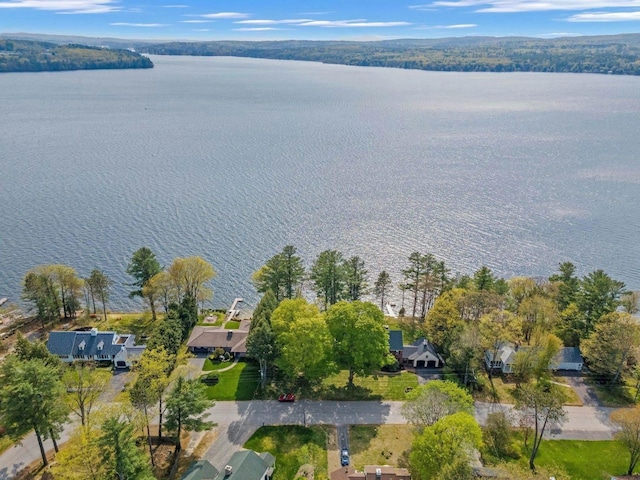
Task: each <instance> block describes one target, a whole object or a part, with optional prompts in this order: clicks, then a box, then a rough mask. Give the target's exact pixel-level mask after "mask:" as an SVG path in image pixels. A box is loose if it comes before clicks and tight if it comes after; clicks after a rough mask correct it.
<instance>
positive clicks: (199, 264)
mask: <svg viewBox="0 0 640 480" xmlns="http://www.w3.org/2000/svg"><path fill="white" fill-rule="evenodd" d="M167 272H168V273H169V276H170V277H171V281H172V282H173V285H175V287H176V290H177V292H178V298H179V299H180V302H181V303H182V304H184V302H185V299H189V302H191V303H192V307H191V308H193V315H194V316H195V317H197V316H198V307H197V303H196V302H197V300H198V298H200V293H201V292H202V291H203V290H204V289H207V287H206V283H207V282H209V281H210V280H212V279H213V278H214V277H215V276H216V275H217V274H216V271H215V270H214V269H213V267H212V266H211V264H210V263H209V262H207V261H206V260H205V259H203V258H202V257H187V258H176V259H174V260H173V262H172V263H171V265H170V266H169V268H168V269H167ZM194 325H195V323H194Z"/></svg>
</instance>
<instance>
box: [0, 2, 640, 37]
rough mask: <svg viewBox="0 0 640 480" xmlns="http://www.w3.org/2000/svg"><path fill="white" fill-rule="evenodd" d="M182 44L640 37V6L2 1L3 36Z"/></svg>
mask: <svg viewBox="0 0 640 480" xmlns="http://www.w3.org/2000/svg"><path fill="white" fill-rule="evenodd" d="M17 32H28V33H47V34H62V35H84V36H93V37H98V36H102V37H117V38H138V39H182V40H224V39H235V40H282V39H311V40H329V39H337V40H343V39H344V40H378V39H380V40H381V39H387V38H442V37H460V36H478V35H489V36H513V35H523V36H531V37H542V38H545V37H549V38H552V37H559V36H572V35H606V34H616V33H636V32H640V0H416V1H415V2H412V1H411V0H322V1H320V0H305V1H302V0H164V1H163V0H154V1H151V0H0V33H17Z"/></svg>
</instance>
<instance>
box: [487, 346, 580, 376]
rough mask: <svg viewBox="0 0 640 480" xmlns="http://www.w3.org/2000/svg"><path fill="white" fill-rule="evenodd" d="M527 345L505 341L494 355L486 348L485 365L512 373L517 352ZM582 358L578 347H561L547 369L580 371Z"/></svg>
mask: <svg viewBox="0 0 640 480" xmlns="http://www.w3.org/2000/svg"><path fill="white" fill-rule="evenodd" d="M528 348H529V347H526V346H516V345H514V344H512V343H508V342H505V343H503V344H502V345H500V348H498V351H497V354H496V355H495V358H494V354H493V352H492V351H491V350H487V351H486V352H485V354H484V361H485V365H486V367H487V368H488V369H490V370H500V371H501V372H502V373H513V365H514V364H515V361H516V355H517V353H518V352H521V351H524V350H527V349H528ZM583 364H584V359H583V358H582V353H581V352H580V349H579V348H578V347H563V348H561V349H560V351H559V352H558V353H557V354H556V355H555V356H554V357H553V359H552V360H551V362H549V370H553V371H556V370H570V371H576V372H580V371H582V366H583Z"/></svg>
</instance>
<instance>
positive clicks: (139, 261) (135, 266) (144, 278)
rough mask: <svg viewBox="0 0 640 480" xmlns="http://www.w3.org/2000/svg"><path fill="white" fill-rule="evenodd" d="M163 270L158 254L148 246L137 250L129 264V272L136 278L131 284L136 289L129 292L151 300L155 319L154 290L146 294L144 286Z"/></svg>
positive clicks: (150, 304)
mask: <svg viewBox="0 0 640 480" xmlns="http://www.w3.org/2000/svg"><path fill="white" fill-rule="evenodd" d="M161 270H162V267H160V262H158V260H157V259H156V255H155V254H154V253H153V252H152V251H151V249H150V248H147V247H142V248H140V249H138V250H136V251H135V252H134V253H133V255H132V257H131V261H130V262H129V265H128V266H127V274H129V275H131V276H132V277H133V278H134V282H133V283H132V284H131V286H133V287H135V290H132V291H131V292H130V293H129V297H130V298H134V297H142V298H145V299H146V300H147V301H148V302H149V307H150V308H151V314H152V315H153V319H154V320H155V319H156V309H155V298H154V296H153V294H152V292H149V291H147V292H146V293H147V295H146V296H145V294H144V292H143V288H144V287H145V285H147V283H148V282H149V280H151V278H152V277H153V276H154V275H157V274H158V273H160V271H161Z"/></svg>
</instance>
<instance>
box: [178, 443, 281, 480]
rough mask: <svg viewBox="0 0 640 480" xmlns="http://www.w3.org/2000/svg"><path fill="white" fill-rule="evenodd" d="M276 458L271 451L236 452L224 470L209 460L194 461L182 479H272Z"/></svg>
mask: <svg viewBox="0 0 640 480" xmlns="http://www.w3.org/2000/svg"><path fill="white" fill-rule="evenodd" d="M275 466H276V459H275V457H274V456H273V455H271V454H270V453H269V452H263V453H257V452H254V451H253V450H240V451H239V452H235V453H234V454H233V455H232V456H231V459H230V460H229V462H228V463H227V465H225V467H224V469H222V471H219V470H218V469H217V468H215V467H214V466H213V465H211V463H209V462H208V461H207V460H199V461H197V462H193V463H192V464H191V465H190V466H189V469H188V470H187V471H186V472H185V474H184V475H183V476H182V477H181V480H271V477H272V476H273V470H274V469H275Z"/></svg>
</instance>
